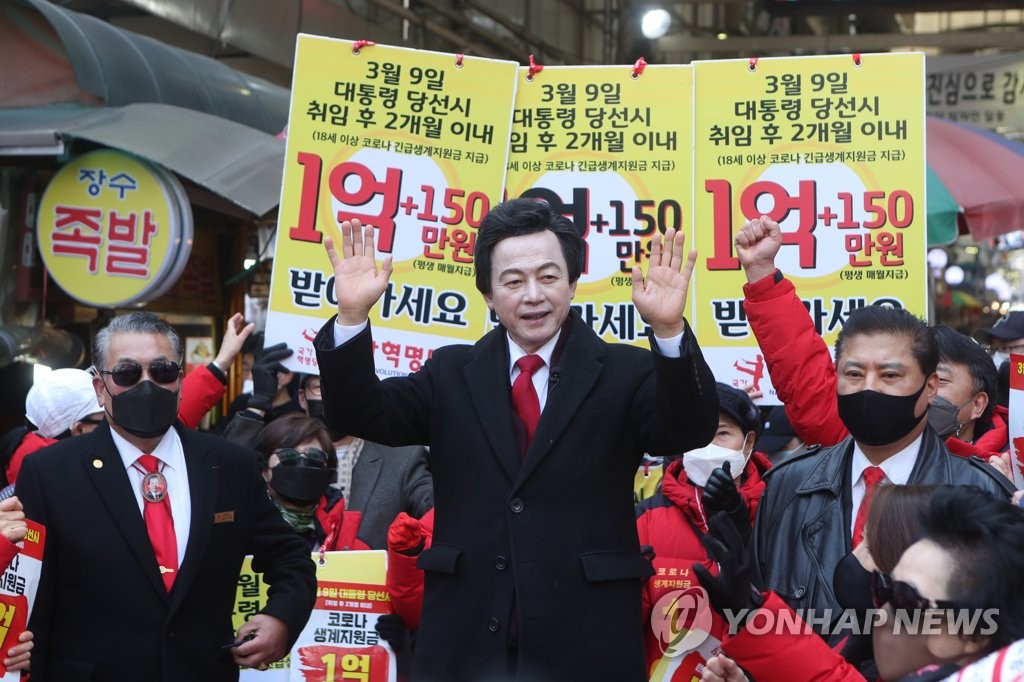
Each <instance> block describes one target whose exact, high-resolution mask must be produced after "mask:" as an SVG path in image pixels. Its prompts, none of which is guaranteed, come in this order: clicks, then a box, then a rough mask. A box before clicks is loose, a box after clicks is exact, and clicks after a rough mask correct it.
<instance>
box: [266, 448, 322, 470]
mask: <svg viewBox="0 0 1024 682" xmlns="http://www.w3.org/2000/svg"><path fill="white" fill-rule="evenodd" d="M274 454H275V455H277V458H278V459H279V460H281V464H284V465H285V466H297V465H299V464H304V462H303V460H306V461H307V462H309V463H311V464H314V465H317V466H323V467H326V466H327V455H326V454H324V451H323V450H320V449H318V448H309V449H308V450H306V451H305V452H299V451H298V450H296V449H295V448H281V449H280V450H274Z"/></svg>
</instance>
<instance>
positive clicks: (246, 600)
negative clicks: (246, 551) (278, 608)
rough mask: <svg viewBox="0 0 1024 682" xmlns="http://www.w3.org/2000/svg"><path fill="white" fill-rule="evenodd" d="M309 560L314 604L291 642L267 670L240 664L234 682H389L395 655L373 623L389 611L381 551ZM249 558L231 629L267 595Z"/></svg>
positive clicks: (393, 675)
mask: <svg viewBox="0 0 1024 682" xmlns="http://www.w3.org/2000/svg"><path fill="white" fill-rule="evenodd" d="M313 560H314V561H315V562H316V565H317V570H316V573H317V575H316V579H317V597H316V604H315V606H314V607H313V613H312V614H310V617H309V620H308V621H307V622H306V626H305V627H304V628H303V630H302V632H301V633H299V637H298V640H297V641H296V642H295V646H293V647H292V650H291V652H290V654H289V655H288V656H287V657H286V658H284V659H282V660H281V661H278V662H277V663H273V664H271V666H270V669H269V670H267V671H263V672H259V671H256V670H252V669H250V668H243V669H242V671H241V677H240V682H331V681H332V680H350V679H351V680H363V682H394V681H395V680H396V679H397V674H398V673H397V670H396V667H395V654H394V652H393V651H392V650H391V648H390V646H388V644H387V642H386V641H385V640H383V639H381V638H380V637H379V635H378V634H377V631H376V627H375V626H376V624H377V619H378V618H379V617H380V616H381V615H383V614H386V613H391V612H392V610H391V599H390V596H389V595H388V592H387V588H386V587H385V584H386V580H385V579H386V573H387V552H384V551H370V552H325V553H323V554H315V555H313ZM251 562H252V557H246V559H245V561H244V562H243V564H242V571H241V574H240V575H239V579H238V592H237V595H236V599H235V613H234V626H235V631H236V632H237V630H238V628H239V627H241V626H242V624H243V623H245V621H246V620H248V619H249V618H250V617H251V616H252V615H254V614H255V613H257V612H258V611H259V610H260V609H261V608H263V606H264V604H266V600H267V585H266V583H264V582H263V576H262V575H261V574H259V573H254V572H253V570H252V563H251Z"/></svg>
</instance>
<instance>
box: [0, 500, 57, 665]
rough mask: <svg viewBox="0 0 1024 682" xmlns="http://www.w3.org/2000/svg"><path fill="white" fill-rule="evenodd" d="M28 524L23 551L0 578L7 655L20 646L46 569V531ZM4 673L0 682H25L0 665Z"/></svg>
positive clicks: (0, 642)
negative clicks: (19, 638) (40, 577)
mask: <svg viewBox="0 0 1024 682" xmlns="http://www.w3.org/2000/svg"><path fill="white" fill-rule="evenodd" d="M25 523H26V524H27V525H28V532H27V533H26V534H25V539H24V540H22V541H21V542H20V543H18V545H19V547H20V551H19V552H18V553H17V554H16V555H15V556H14V559H13V560H12V561H11V565H10V566H8V567H7V570H5V571H4V572H3V574H2V576H0V651H3V652H6V651H8V650H9V649H10V648H11V647H12V646H14V645H16V644H17V643H18V637H20V636H21V633H23V632H24V631H25V628H26V626H27V625H28V617H29V615H30V614H31V613H32V604H33V603H34V602H35V598H36V590H38V589H39V574H40V572H41V571H42V569H43V549H44V548H45V546H46V529H45V528H44V527H43V526H42V525H41V524H39V523H36V522H35V521H31V520H28V519H26V521H25ZM5 655H6V653H5ZM0 658H3V657H2V656H0ZM0 672H2V673H3V677H0V682H17V680H20V679H21V673H19V672H7V670H6V669H5V668H4V667H3V663H0Z"/></svg>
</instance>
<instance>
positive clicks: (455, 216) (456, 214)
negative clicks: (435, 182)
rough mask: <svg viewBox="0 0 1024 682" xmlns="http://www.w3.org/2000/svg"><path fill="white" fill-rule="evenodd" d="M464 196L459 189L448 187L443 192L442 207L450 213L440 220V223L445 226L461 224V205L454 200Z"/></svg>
mask: <svg viewBox="0 0 1024 682" xmlns="http://www.w3.org/2000/svg"><path fill="white" fill-rule="evenodd" d="M464 196H466V193H465V192H464V191H463V190H461V189H454V188H452V187H448V188H446V189H445V190H444V207H445V208H447V209H448V210H449V211H451V213H450V214H449V215H447V216H444V217H442V218H441V222H442V223H444V224H445V225H458V224H459V223H461V222H462V215H463V213H462V204H460V203H459V202H457V201H455V199H457V198H458V199H461V198H462V197H464Z"/></svg>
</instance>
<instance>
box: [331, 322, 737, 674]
mask: <svg viewBox="0 0 1024 682" xmlns="http://www.w3.org/2000/svg"><path fill="white" fill-rule="evenodd" d="M333 324H334V321H333V320H332V321H330V322H328V324H327V325H326V326H325V327H324V328H323V329H322V330H321V332H320V335H319V336H318V337H317V339H316V341H315V342H314V345H315V346H316V347H317V356H318V361H319V364H320V375H321V390H322V392H323V398H324V406H325V408H326V410H327V416H328V419H329V420H330V421H331V423H332V425H333V426H336V427H337V428H338V429H340V430H343V431H344V432H346V433H352V434H355V435H357V436H360V437H363V438H366V439H368V440H372V441H375V442H379V443H386V444H388V445H396V446H397V445H410V444H425V445H428V446H429V448H430V455H429V457H430V470H431V473H432V474H433V477H434V499H435V519H434V536H433V544H432V546H431V548H430V549H428V550H426V551H425V552H424V553H423V554H422V556H421V557H420V559H419V566H420V568H423V569H425V571H426V586H425V594H424V603H423V619H422V625H421V628H420V631H419V633H418V635H417V640H416V651H415V654H414V655H415V661H414V664H413V679H414V680H417V681H420V680H444V681H446V682H449V681H458V680H480V679H505V678H506V677H507V675H508V673H509V652H510V649H509V646H508V642H509V640H510V639H513V638H514V639H515V641H516V642H517V644H518V646H517V648H516V650H515V651H516V652H517V655H518V660H517V661H516V663H515V668H516V673H517V676H518V677H519V679H522V680H530V681H531V682H535V681H537V680H574V679H575V680H616V681H619V682H630V681H640V680H646V679H647V675H646V672H645V670H644V656H643V649H642V635H643V628H644V627H645V624H644V623H642V622H641V615H640V585H641V580H642V578H644V577H646V576H648V575H650V574H651V573H652V569H651V565H650V562H648V561H647V560H646V559H644V558H643V557H642V556H641V554H640V547H639V542H638V540H637V532H636V521H635V515H634V511H633V489H632V485H633V475H634V473H635V472H636V468H637V466H638V464H639V461H640V458H641V456H642V453H643V452H644V451H647V452H650V453H652V454H656V455H668V454H677V453H680V452H682V451H684V450H688V449H690V448H695V447H699V446H702V445H705V444H706V443H707V442H708V441H709V440H710V439H711V438H712V437H713V435H714V433H715V430H716V429H717V426H718V398H717V392H716V389H715V385H714V379H713V377H712V375H711V372H710V370H709V369H708V367H707V365H706V364H705V362H704V359H703V357H702V356H701V354H700V350H699V349H698V348H697V344H696V340H695V339H694V338H693V337H692V336H691V335H690V333H689V332H687V334H686V336H685V337H684V339H683V348H682V352H683V355H682V357H681V358H678V359H669V358H665V357H663V356H660V355H658V354H656V353H652V352H650V351H648V350H644V349H641V348H636V347H633V346H627V345H624V344H606V343H604V342H603V341H601V340H600V339H599V338H598V337H597V335H596V334H595V333H594V332H593V331H592V330H591V329H590V327H589V326H587V325H586V324H585V323H584V322H583V321H582V320H581V319H580V318H579V316H578V315H576V314H575V313H573V314H572V318H571V321H570V323H569V324H568V325H567V326H566V327H564V328H563V331H562V333H563V334H566V333H568V334H570V336H569V337H568V340H567V341H566V342H565V344H564V346H563V348H562V351H561V355H560V360H559V361H558V363H557V366H556V367H554V368H553V373H554V372H555V371H556V370H557V373H554V376H555V377H557V382H556V383H555V385H554V386H553V387H552V388H551V389H550V390H549V393H548V398H547V403H546V405H545V408H544V411H543V413H542V414H541V418H540V423H539V424H538V427H537V431H536V434H535V436H534V438H533V441H532V442H531V445H530V448H529V450H527V452H526V455H525V459H524V460H523V462H522V464H520V457H519V453H518V448H517V444H516V435H515V426H514V423H513V416H512V415H513V409H512V404H511V398H510V390H511V387H510V383H509V359H508V358H509V356H508V344H507V340H506V332H505V330H504V329H503V328H500V327H499V328H498V329H496V330H494V331H492V332H491V333H489V334H487V335H486V336H484V337H483V338H482V339H481V340H480V341H478V342H477V343H476V344H475V345H472V346H470V345H460V346H446V347H443V348H439V349H437V350H436V351H434V354H433V356H432V357H431V358H430V359H429V360H427V362H426V363H424V365H423V368H422V369H421V370H420V371H419V372H417V373H415V374H412V375H410V376H408V377H396V378H390V379H387V380H384V381H378V379H377V377H376V375H375V373H374V366H373V355H372V353H373V349H372V345H371V344H372V341H371V337H370V331H369V330H367V331H365V332H363V333H362V334H360V335H359V336H357V337H356V338H354V339H352V340H351V341H349V342H348V343H345V344H343V345H342V346H340V347H338V348H333V345H334V344H333V328H332V326H333ZM560 343H561V342H560ZM513 598H514V599H515V602H516V609H517V613H518V618H517V621H516V623H514V624H510V615H511V613H512V606H513V603H512V602H513ZM510 627H511V629H510ZM647 627H649V624H648V625H647Z"/></svg>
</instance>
